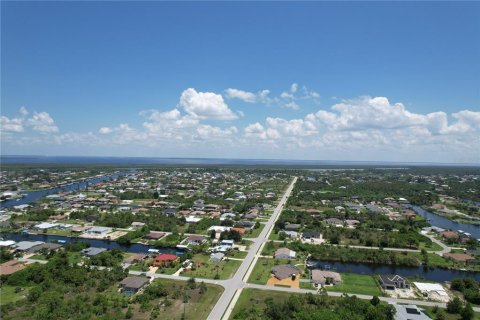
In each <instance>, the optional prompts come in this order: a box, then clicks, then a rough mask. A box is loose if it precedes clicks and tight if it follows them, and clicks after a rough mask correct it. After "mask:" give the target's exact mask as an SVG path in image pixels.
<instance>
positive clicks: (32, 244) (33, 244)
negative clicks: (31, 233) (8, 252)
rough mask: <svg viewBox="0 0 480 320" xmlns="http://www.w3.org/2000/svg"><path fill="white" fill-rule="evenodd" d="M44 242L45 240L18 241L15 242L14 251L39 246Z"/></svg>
mask: <svg viewBox="0 0 480 320" xmlns="http://www.w3.org/2000/svg"><path fill="white" fill-rule="evenodd" d="M44 243H45V242H43V241H20V242H17V244H15V246H14V249H15V251H21V252H26V251H28V250H30V249H31V248H33V247H36V246H39V245H41V244H44Z"/></svg>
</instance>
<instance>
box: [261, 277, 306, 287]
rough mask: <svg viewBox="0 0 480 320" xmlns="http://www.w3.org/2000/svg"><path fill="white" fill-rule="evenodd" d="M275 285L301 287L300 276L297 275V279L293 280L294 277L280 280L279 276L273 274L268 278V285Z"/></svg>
mask: <svg viewBox="0 0 480 320" xmlns="http://www.w3.org/2000/svg"><path fill="white" fill-rule="evenodd" d="M275 285H282V286H286V287H290V288H295V289H298V288H300V277H298V276H297V277H296V278H295V280H292V278H285V279H283V280H278V279H277V278H275V277H274V276H272V277H271V278H270V279H268V281H267V286H275Z"/></svg>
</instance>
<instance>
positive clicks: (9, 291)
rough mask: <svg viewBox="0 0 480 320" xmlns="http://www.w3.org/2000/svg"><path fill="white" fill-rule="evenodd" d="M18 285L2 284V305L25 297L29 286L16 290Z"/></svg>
mask: <svg viewBox="0 0 480 320" xmlns="http://www.w3.org/2000/svg"><path fill="white" fill-rule="evenodd" d="M15 288H16V287H11V286H2V287H0V305H2V304H7V303H11V302H16V301H18V300H21V299H24V298H25V297H26V296H27V294H28V290H29V288H19V290H20V291H18V292H15V291H16V290H15Z"/></svg>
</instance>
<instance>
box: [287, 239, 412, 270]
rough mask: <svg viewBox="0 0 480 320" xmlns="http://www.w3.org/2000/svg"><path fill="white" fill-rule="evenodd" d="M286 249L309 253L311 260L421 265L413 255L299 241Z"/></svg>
mask: <svg viewBox="0 0 480 320" xmlns="http://www.w3.org/2000/svg"><path fill="white" fill-rule="evenodd" d="M288 247H289V248H290V249H292V250H294V251H298V252H307V253H310V254H311V258H312V259H313V260H326V261H340V262H365V263H375V264H386V265H403V266H419V265H420V264H421V263H420V261H419V259H418V258H417V257H416V256H415V255H413V254H410V253H407V252H398V251H386V250H369V249H354V248H348V247H337V246H329V245H311V244H304V243H301V242H299V241H295V242H292V243H290V244H289V245H288Z"/></svg>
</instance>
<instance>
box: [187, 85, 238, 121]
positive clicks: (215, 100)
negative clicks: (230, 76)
mask: <svg viewBox="0 0 480 320" xmlns="http://www.w3.org/2000/svg"><path fill="white" fill-rule="evenodd" d="M179 105H180V106H181V107H182V108H183V109H184V110H185V112H187V113H188V114H189V115H191V116H192V117H195V118H198V119H216V120H234V119H237V118H238V116H237V115H236V114H235V113H234V112H233V111H232V110H231V109H230V108H229V107H228V105H227V104H226V103H225V101H224V100H223V97H222V95H220V94H216V93H213V92H197V91H196V90H195V89H193V88H188V89H187V90H185V91H183V92H182V95H181V96H180V103H179Z"/></svg>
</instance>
